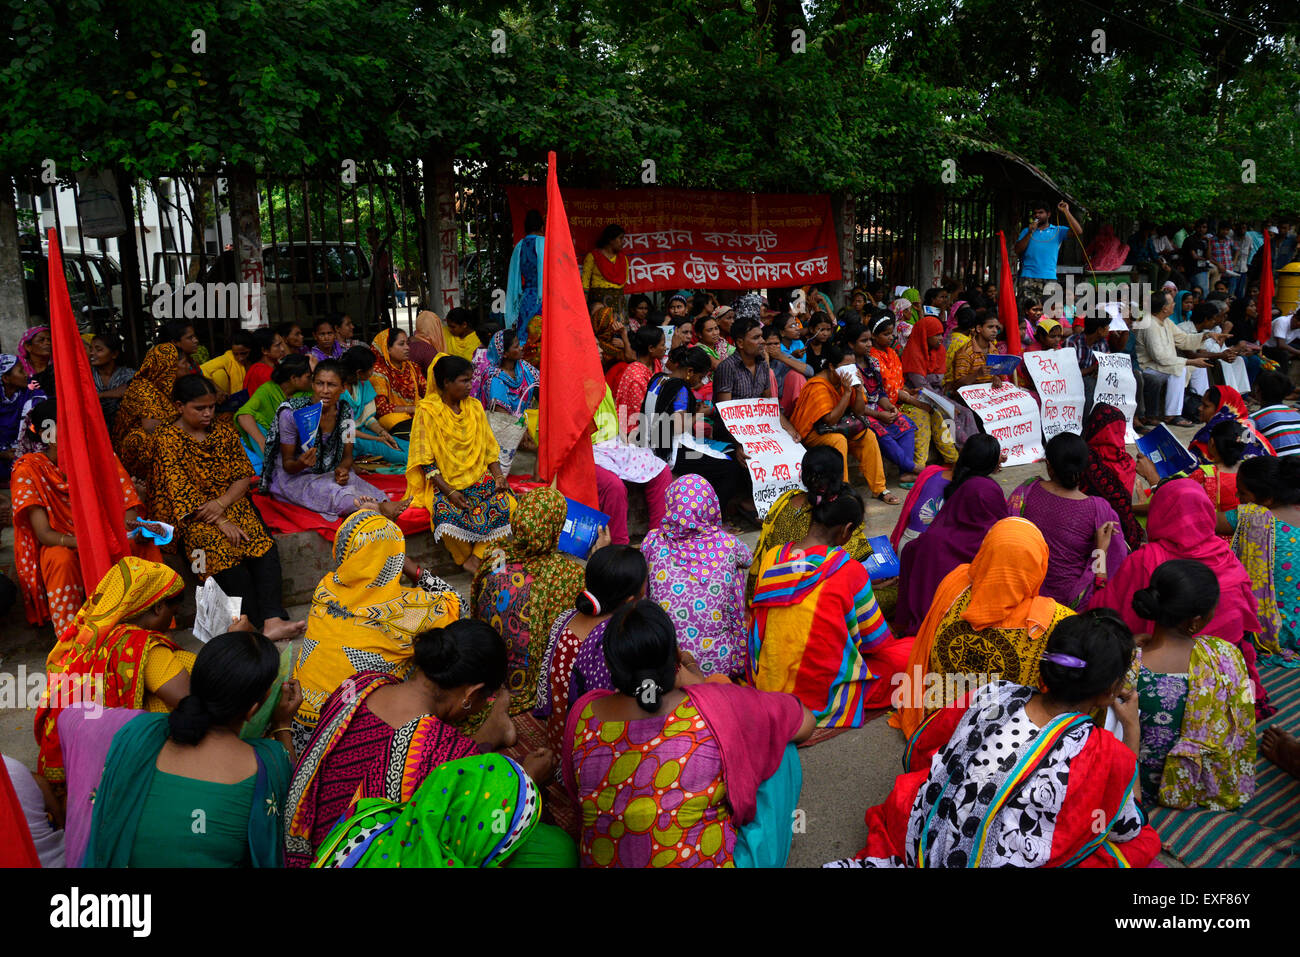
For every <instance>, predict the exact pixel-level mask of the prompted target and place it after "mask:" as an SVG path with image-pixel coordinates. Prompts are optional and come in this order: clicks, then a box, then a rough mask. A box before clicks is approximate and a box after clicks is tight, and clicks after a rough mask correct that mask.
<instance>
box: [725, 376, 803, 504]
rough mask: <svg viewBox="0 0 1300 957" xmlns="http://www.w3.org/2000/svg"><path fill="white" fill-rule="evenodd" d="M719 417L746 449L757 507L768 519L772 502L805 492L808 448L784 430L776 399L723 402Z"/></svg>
mask: <svg viewBox="0 0 1300 957" xmlns="http://www.w3.org/2000/svg"><path fill="white" fill-rule="evenodd" d="M717 409H718V414H719V415H720V416H721V417H722V421H723V423H724V424H725V425H726V426H727V429H728V430H730V432H731V435H732V437H733V438H735V440H736V441H737V442H739V443H740V444H741V446H742V447H743V448H744V450H745V455H746V457H747V460H746V463H745V464H746V465H747V466H748V467H749V476H750V478H751V479H753V480H754V507H755V508H756V509H757V510H758V516H759V518H765V517H766V516H767V511H768V509H770V508H771V507H772V503H773V502H775V501H776V500H777V499H778V498H780V497H781V496H782V495H783V494H785V493H786V492H787V491H789V490H790V489H802V488H803V479H802V477H801V473H802V471H803V455H804V447H803V446H802V445H801V444H799V443H798V442H796V441H795V440H794V439H792V438H790V436H789V435H788V434H787V433H786V431H785V429H783V428H781V409H780V406H779V404H778V403H777V400H776V399H731V400H729V401H727V402H719V403H718V405H717Z"/></svg>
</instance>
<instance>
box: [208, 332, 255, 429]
mask: <svg viewBox="0 0 1300 957" xmlns="http://www.w3.org/2000/svg"><path fill="white" fill-rule="evenodd" d="M256 348H257V343H256V341H255V340H254V339H253V334H252V333H251V332H247V331H245V330H243V329H239V330H237V331H236V332H235V334H234V335H232V336H231V337H230V348H229V349H227V350H226V351H225V352H223V353H222V354H221V355H219V356H217V357H216V358H215V359H209V360H208V361H207V362H205V363H203V365H201V366H200V367H199V371H200V372H202V373H203V374H204V375H205V376H207V377H208V378H209V379H211V380H212V381H213V383H214V384H215V385H216V387H217V394H218V396H219V397H220V398H221V404H222V405H223V406H224V405H226V403H227V402H229V401H231V400H234V405H233V406H232V407H231V409H230V411H232V412H233V411H234V410H235V409H237V408H239V407H240V406H241V405H243V404H244V403H245V402H247V401H248V391H247V390H246V389H245V388H244V378H245V376H247V375H248V369H249V367H250V366H251V365H252V364H253V363H254V362H255V361H256V360H257V358H258V356H257V355H255V354H254V350H255V349H256Z"/></svg>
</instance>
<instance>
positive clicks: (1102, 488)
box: [1079, 402, 1146, 549]
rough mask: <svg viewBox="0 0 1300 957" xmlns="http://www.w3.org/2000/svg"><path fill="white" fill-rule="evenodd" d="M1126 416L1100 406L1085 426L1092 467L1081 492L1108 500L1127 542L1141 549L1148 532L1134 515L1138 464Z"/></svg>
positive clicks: (1110, 407)
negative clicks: (1130, 450)
mask: <svg viewBox="0 0 1300 957" xmlns="http://www.w3.org/2000/svg"><path fill="white" fill-rule="evenodd" d="M1125 432H1126V426H1125V420H1124V414H1123V413H1122V412H1120V411H1119V409H1117V408H1115V407H1114V406H1113V405H1107V404H1106V403H1104V402H1099V403H1097V405H1096V406H1095V407H1094V408H1093V410H1092V414H1091V415H1089V416H1088V421H1087V422H1085V423H1084V426H1083V439H1084V441H1085V442H1087V443H1088V451H1089V455H1088V467H1087V468H1086V469H1085V470H1084V472H1083V477H1082V479H1081V480H1080V482H1079V490H1080V491H1081V492H1086V493H1087V494H1089V495H1096V496H1097V497H1098V498H1104V499H1105V500H1106V501H1107V502H1109V503H1110V506H1111V508H1113V509H1115V514H1116V515H1118V516H1119V523H1120V527H1121V529H1123V531H1124V541H1125V542H1127V543H1128V545H1129V548H1130V549H1133V548H1137V547H1138V546H1139V545H1140V544H1142V542H1143V541H1145V540H1146V530H1145V529H1144V528H1143V527H1142V525H1141V523H1140V522H1139V521H1138V520H1137V516H1136V515H1135V514H1133V480H1134V478H1135V477H1136V475H1137V464H1136V463H1135V462H1134V461H1133V457H1132V456H1130V455H1129V454H1128V452H1127V451H1126V449H1125V447H1124V445H1125V442H1124V440H1125Z"/></svg>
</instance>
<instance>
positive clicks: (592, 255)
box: [582, 223, 627, 317]
mask: <svg viewBox="0 0 1300 957" xmlns="http://www.w3.org/2000/svg"><path fill="white" fill-rule="evenodd" d="M626 243H627V234H626V233H625V232H624V230H623V227H622V226H619V225H617V224H615V223H610V224H609V225H608V226H606V227H605V228H604V229H602V230H601V231H600V236H599V237H598V238H597V239H596V245H595V248H594V249H592V251H591V252H589V253H587V255H586V257H585V258H584V259H583V260H582V288H583V289H585V290H586V291H587V305H593V304H595V303H597V302H600V303H604V304H605V305H606V306H610V307H612V308H613V310H614V314H615V316H619V317H621V316H622V315H623V314H624V312H625V309H624V302H623V287H624V286H626V285H627V255H626V254H625V253H624V252H623V246H624V245H625V244H626Z"/></svg>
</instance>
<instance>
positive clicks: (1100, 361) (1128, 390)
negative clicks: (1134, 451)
mask: <svg viewBox="0 0 1300 957" xmlns="http://www.w3.org/2000/svg"><path fill="white" fill-rule="evenodd" d="M1096 356H1097V387H1096V389H1094V390H1093V393H1092V404H1093V405H1094V406H1095V405H1096V404H1097V403H1099V402H1104V403H1106V404H1107V405H1113V406H1114V407H1115V408H1117V409H1119V410H1120V412H1122V413H1124V441H1125V442H1126V443H1127V444H1129V445H1132V444H1133V443H1135V442H1136V441H1137V432H1135V431H1134V430H1133V415H1134V414H1135V413H1136V412H1137V379H1136V378H1135V377H1134V375H1133V362H1132V360H1131V359H1129V357H1128V354H1127V353H1124V352H1099V353H1097V354H1096Z"/></svg>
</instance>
